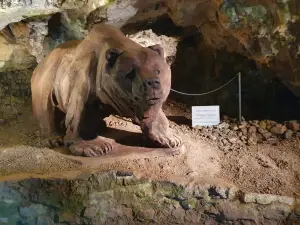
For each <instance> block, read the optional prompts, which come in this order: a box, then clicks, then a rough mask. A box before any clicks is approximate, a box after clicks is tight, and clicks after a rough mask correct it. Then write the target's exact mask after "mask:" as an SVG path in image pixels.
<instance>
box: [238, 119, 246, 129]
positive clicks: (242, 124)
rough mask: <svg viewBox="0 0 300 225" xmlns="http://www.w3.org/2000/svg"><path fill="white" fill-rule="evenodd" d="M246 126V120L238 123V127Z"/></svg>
mask: <svg viewBox="0 0 300 225" xmlns="http://www.w3.org/2000/svg"><path fill="white" fill-rule="evenodd" d="M246 126H247V122H244V121H243V122H241V124H240V125H238V127H239V129H242V128H245V127H246Z"/></svg>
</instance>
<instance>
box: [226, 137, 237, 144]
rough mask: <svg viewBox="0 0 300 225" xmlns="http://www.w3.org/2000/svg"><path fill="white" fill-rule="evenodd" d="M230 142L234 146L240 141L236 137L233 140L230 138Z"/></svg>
mask: <svg viewBox="0 0 300 225" xmlns="http://www.w3.org/2000/svg"><path fill="white" fill-rule="evenodd" d="M228 141H229V142H230V143H232V144H235V143H236V142H237V141H238V139H237V138H236V137H232V138H229V139H228Z"/></svg>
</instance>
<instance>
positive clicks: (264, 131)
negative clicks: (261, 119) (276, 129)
mask: <svg viewBox="0 0 300 225" xmlns="http://www.w3.org/2000/svg"><path fill="white" fill-rule="evenodd" d="M257 131H258V133H260V134H264V133H267V132H268V131H267V130H266V129H263V128H258V129H257Z"/></svg>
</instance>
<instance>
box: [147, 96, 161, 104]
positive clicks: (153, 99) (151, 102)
mask: <svg viewBox="0 0 300 225" xmlns="http://www.w3.org/2000/svg"><path fill="white" fill-rule="evenodd" d="M159 100H160V98H157V97H154V98H149V99H148V101H149V105H151V106H152V105H155V104H157V103H158V102H159Z"/></svg>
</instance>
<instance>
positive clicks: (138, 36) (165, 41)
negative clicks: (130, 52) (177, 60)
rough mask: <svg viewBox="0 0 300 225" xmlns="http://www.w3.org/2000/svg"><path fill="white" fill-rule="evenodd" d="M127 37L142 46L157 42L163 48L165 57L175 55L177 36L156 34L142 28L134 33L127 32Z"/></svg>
mask: <svg viewBox="0 0 300 225" xmlns="http://www.w3.org/2000/svg"><path fill="white" fill-rule="evenodd" d="M127 37H128V38H130V39H131V40H133V41H135V42H137V43H139V44H140V45H142V46H144V47H148V46H150V45H155V44H157V43H159V44H160V45H161V46H162V47H163V48H164V52H165V58H168V57H175V55H176V48H177V44H178V39H177V38H174V37H168V36H165V35H160V36H158V35H156V34H155V33H154V32H153V31H152V30H144V31H140V32H137V33H135V34H129V35H127Z"/></svg>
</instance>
